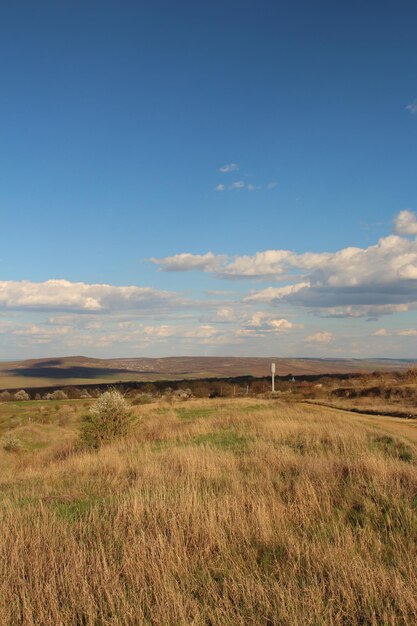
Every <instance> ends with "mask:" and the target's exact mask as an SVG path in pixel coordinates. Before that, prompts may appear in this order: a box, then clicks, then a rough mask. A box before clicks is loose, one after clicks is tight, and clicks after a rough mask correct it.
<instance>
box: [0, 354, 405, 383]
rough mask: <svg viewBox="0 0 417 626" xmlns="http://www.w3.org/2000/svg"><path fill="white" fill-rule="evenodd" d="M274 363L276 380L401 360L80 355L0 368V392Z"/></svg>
mask: <svg viewBox="0 0 417 626" xmlns="http://www.w3.org/2000/svg"><path fill="white" fill-rule="evenodd" d="M272 361H274V362H275V363H276V373H277V375H278V376H287V375H289V374H292V375H294V376H306V375H320V374H323V375H324V374H339V373H340V374H342V373H344V374H345V373H361V372H367V371H382V370H404V369H408V368H410V367H412V366H413V365H414V364H415V361H414V360H406V359H404V360H403V359H398V360H396V359H309V358H296V359H285V358H273V357H165V358H118V359H94V358H89V357H84V356H70V357H61V358H45V359H30V360H24V361H9V362H2V363H0V389H17V388H22V387H23V388H25V387H27V388H32V387H47V386H56V385H57V384H58V385H62V386H64V385H77V384H79V385H81V384H83V385H84V384H99V383H111V382H130V381H132V382H133V381H156V380H181V379H187V378H189V379H195V378H213V377H219V378H226V377H232V376H248V375H249V376H267V375H268V374H269V372H270V364H271V362H272Z"/></svg>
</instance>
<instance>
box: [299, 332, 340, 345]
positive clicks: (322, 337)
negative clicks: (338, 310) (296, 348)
mask: <svg viewBox="0 0 417 626" xmlns="http://www.w3.org/2000/svg"><path fill="white" fill-rule="evenodd" d="M333 339H334V336H333V334H332V333H329V332H327V331H326V330H319V331H317V332H316V333H314V334H312V335H309V336H308V337H306V341H308V342H311V343H330V342H331V341H333Z"/></svg>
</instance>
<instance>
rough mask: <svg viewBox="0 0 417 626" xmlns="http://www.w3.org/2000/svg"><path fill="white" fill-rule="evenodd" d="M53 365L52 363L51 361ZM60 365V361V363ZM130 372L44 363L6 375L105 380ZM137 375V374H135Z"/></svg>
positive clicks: (17, 369)
mask: <svg viewBox="0 0 417 626" xmlns="http://www.w3.org/2000/svg"><path fill="white" fill-rule="evenodd" d="M49 363H51V361H49ZM58 363H59V361H58ZM127 373H130V374H132V372H130V371H129V370H126V369H116V368H111V367H85V366H82V365H73V366H70V367H53V366H51V365H48V363H42V364H41V365H36V366H35V367H16V368H12V369H9V370H5V374H6V375H7V374H8V375H10V376H23V377H27V378H56V379H64V378H89V379H94V378H103V377H106V376H115V375H118V374H127ZM135 373H136V372H135Z"/></svg>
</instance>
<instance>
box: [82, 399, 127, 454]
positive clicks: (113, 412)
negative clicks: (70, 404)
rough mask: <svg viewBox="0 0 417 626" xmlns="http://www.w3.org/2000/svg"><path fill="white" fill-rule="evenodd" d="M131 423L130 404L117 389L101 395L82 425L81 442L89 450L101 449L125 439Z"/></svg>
mask: <svg viewBox="0 0 417 626" xmlns="http://www.w3.org/2000/svg"><path fill="white" fill-rule="evenodd" d="M130 423H131V412H130V404H129V403H128V402H127V400H126V398H125V397H124V396H123V395H122V394H121V393H120V392H119V391H117V390H116V389H111V390H110V391H106V392H105V393H103V395H101V396H100V397H99V398H98V399H97V400H96V402H95V403H94V405H93V406H92V407H91V408H90V410H89V413H88V414H87V415H86V416H85V417H84V419H83V422H82V424H81V430H80V440H81V443H82V444H83V445H84V446H86V447H88V448H99V447H100V446H101V445H103V444H105V443H109V442H110V441H112V440H113V439H116V438H118V437H123V436H124V435H126V433H127V432H128V430H129V426H130Z"/></svg>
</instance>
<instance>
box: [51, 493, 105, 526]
mask: <svg viewBox="0 0 417 626" xmlns="http://www.w3.org/2000/svg"><path fill="white" fill-rule="evenodd" d="M100 501H101V500H100V498H80V499H76V498H74V499H65V498H61V499H60V498H56V499H51V501H50V504H51V507H52V509H53V510H54V511H55V513H56V515H57V516H58V517H60V518H61V519H63V520H66V521H68V522H77V521H78V520H80V519H83V518H84V517H86V516H87V515H88V514H89V513H90V511H91V509H92V508H93V507H94V506H96V505H97V504H98V503H100Z"/></svg>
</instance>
